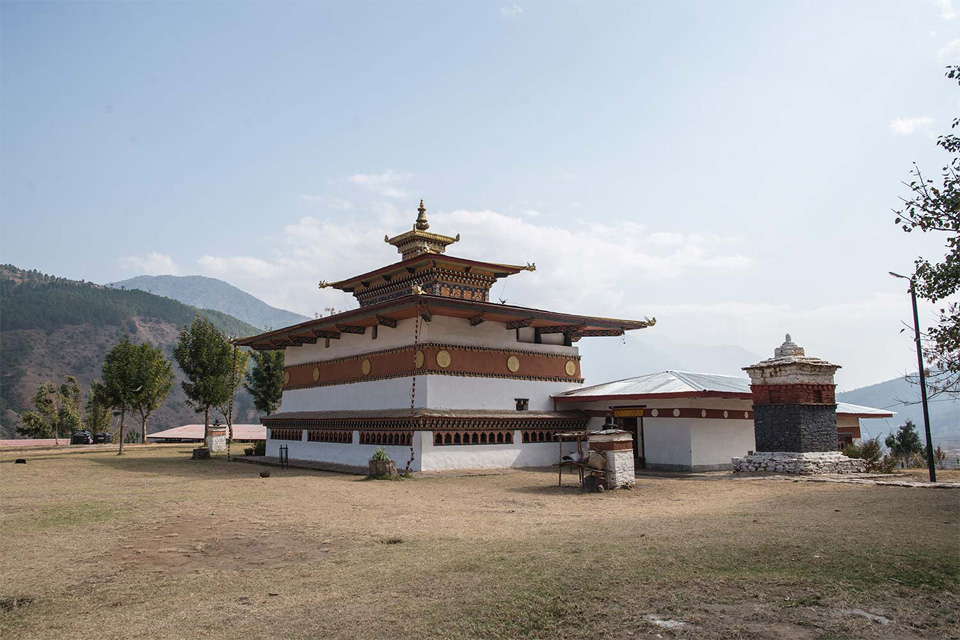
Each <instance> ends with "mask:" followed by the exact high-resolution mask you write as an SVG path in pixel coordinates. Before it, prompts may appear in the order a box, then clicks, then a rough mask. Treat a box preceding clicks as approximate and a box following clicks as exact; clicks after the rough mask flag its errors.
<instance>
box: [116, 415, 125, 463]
mask: <svg viewBox="0 0 960 640" xmlns="http://www.w3.org/2000/svg"><path fill="white" fill-rule="evenodd" d="M124 417H126V411H120V451H118V452H117V455H118V456H122V455H123V419H124Z"/></svg>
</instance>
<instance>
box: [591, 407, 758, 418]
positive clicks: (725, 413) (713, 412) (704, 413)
mask: <svg viewBox="0 0 960 640" xmlns="http://www.w3.org/2000/svg"><path fill="white" fill-rule="evenodd" d="M586 413H587V415H589V416H590V417H591V418H603V417H606V416H607V414H608V413H609V412H608V411H604V410H602V409H587V410H586ZM651 418H700V419H702V420H753V411H745V410H743V409H739V410H738V409H691V408H689V407H685V408H683V409H680V408H667V409H661V408H659V407H657V408H652V409H651V408H650V407H647V408H645V409H644V410H643V419H644V420H649V419H651ZM637 420H639V418H637Z"/></svg>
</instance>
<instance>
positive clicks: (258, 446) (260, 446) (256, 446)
mask: <svg viewBox="0 0 960 640" xmlns="http://www.w3.org/2000/svg"><path fill="white" fill-rule="evenodd" d="M253 455H255V456H265V455H267V441H266V440H257V441H256V442H254V443H253Z"/></svg>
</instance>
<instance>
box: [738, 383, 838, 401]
mask: <svg viewBox="0 0 960 640" xmlns="http://www.w3.org/2000/svg"><path fill="white" fill-rule="evenodd" d="M750 389H751V390H752V391H753V404H755V405H756V404H837V398H836V389H837V385H835V384H754V385H750Z"/></svg>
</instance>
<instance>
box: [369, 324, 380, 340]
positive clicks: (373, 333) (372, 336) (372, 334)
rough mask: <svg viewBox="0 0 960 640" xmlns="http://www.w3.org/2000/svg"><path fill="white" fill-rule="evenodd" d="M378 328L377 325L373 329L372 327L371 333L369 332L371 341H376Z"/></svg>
mask: <svg viewBox="0 0 960 640" xmlns="http://www.w3.org/2000/svg"><path fill="white" fill-rule="evenodd" d="M379 328H380V327H378V326H377V325H373V327H372V329H373V331H371V332H370V336H371V339H373V340H376V339H377V329H379Z"/></svg>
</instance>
